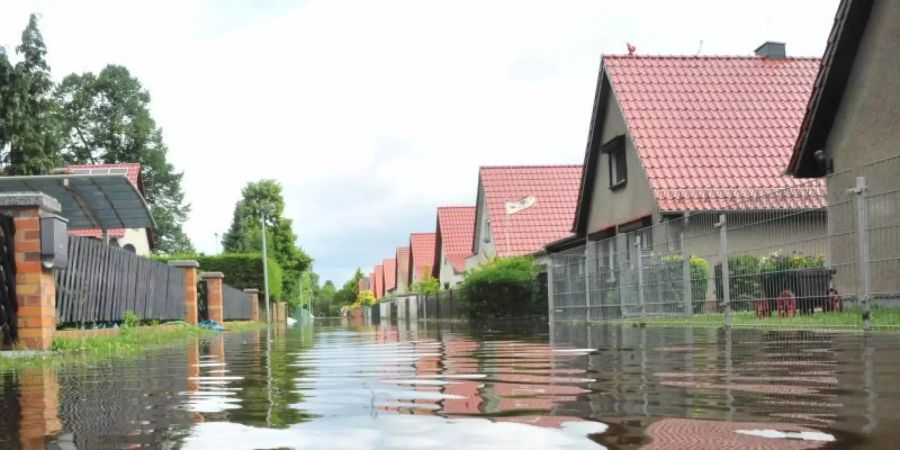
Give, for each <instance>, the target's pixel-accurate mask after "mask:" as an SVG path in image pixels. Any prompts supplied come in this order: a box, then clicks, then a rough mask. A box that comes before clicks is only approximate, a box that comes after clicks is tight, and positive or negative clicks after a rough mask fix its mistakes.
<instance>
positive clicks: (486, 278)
mask: <svg viewBox="0 0 900 450" xmlns="http://www.w3.org/2000/svg"><path fill="white" fill-rule="evenodd" d="M461 291H462V305H463V308H465V310H466V312H467V313H468V315H469V316H470V317H476V318H485V317H494V318H498V317H508V316H522V315H529V314H535V313H544V312H546V311H537V309H538V307H537V302H536V297H537V293H538V267H537V265H536V264H535V263H534V261H533V260H532V259H531V258H527V257H515V258H497V259H494V260H493V261H491V262H489V263H487V264H485V265H483V266H481V267H477V268H475V269H472V270H470V271H469V272H468V273H467V274H466V278H465V281H463V284H462V288H461Z"/></svg>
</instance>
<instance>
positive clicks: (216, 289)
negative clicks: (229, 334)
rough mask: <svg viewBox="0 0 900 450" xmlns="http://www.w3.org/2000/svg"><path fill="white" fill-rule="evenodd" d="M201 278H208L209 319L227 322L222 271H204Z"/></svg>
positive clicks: (207, 302) (207, 301)
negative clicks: (223, 301)
mask: <svg viewBox="0 0 900 450" xmlns="http://www.w3.org/2000/svg"><path fill="white" fill-rule="evenodd" d="M200 278H202V279H204V280H206V311H207V312H208V313H209V320H212V321H214V322H216V323H218V324H223V323H225V308H224V305H223V303H222V279H223V278H225V275H224V274H222V272H203V273H201V274H200Z"/></svg>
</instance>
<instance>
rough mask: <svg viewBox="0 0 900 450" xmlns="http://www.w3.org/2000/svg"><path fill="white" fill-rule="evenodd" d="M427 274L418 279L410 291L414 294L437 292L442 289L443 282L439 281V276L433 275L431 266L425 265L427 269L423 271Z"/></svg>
mask: <svg viewBox="0 0 900 450" xmlns="http://www.w3.org/2000/svg"><path fill="white" fill-rule="evenodd" d="M422 273H424V274H425V276H424V277H422V279H421V280H419V281H416V282H415V283H413V285H412V286H411V287H410V291H412V292H413V293H414V294H423V295H426V294H437V293H438V292H440V291H441V282H440V281H438V279H437V278H435V277H433V276H431V267H430V266H425V270H423V271H422Z"/></svg>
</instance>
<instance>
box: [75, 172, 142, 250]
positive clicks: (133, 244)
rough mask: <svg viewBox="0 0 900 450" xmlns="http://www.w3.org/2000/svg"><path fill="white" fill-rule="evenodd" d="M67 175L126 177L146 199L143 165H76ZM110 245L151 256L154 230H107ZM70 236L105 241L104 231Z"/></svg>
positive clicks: (87, 231)
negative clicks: (142, 172) (142, 173)
mask: <svg viewBox="0 0 900 450" xmlns="http://www.w3.org/2000/svg"><path fill="white" fill-rule="evenodd" d="M65 172H66V173H71V174H89V175H116V174H119V175H124V176H125V177H126V178H128V181H130V182H131V184H133V185H134V186H135V187H136V188H137V189H138V191H139V192H140V193H141V195H142V196H144V197H146V193H145V190H144V177H143V175H141V165H140V164H137V163H125V164H74V165H70V166H67V167H66V168H65ZM107 233H108V234H109V240H110V244H111V245H113V246H117V247H121V248H123V249H125V250H128V251H130V252H132V253H135V254H138V255H140V256H150V254H151V253H152V252H153V230H152V229H149V228H114V229H111V230H107ZM69 235H70V236H80V237H89V238H94V239H103V230H100V229H99V228H98V229H79V230H69Z"/></svg>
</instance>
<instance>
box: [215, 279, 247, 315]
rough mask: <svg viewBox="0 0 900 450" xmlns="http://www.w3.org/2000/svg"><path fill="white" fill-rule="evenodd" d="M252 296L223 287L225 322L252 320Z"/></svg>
mask: <svg viewBox="0 0 900 450" xmlns="http://www.w3.org/2000/svg"><path fill="white" fill-rule="evenodd" d="M251 302H252V300H251V298H250V294H248V293H246V292H244V291H242V290H240V289H236V288H233V287H231V286H229V285H227V284H223V285H222V303H223V305H222V306H223V307H224V311H223V314H224V316H225V320H250V319H252V318H253V304H252V303H251Z"/></svg>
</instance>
